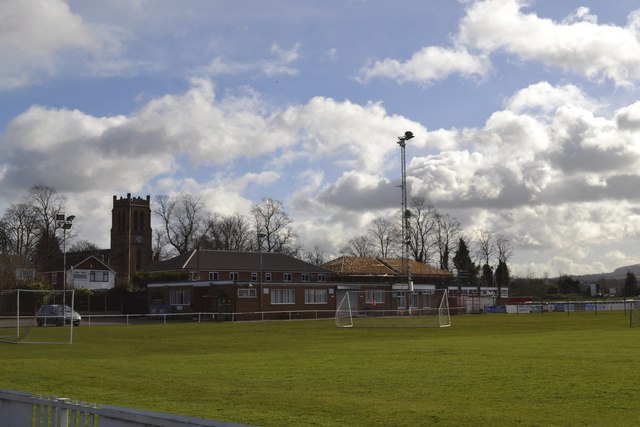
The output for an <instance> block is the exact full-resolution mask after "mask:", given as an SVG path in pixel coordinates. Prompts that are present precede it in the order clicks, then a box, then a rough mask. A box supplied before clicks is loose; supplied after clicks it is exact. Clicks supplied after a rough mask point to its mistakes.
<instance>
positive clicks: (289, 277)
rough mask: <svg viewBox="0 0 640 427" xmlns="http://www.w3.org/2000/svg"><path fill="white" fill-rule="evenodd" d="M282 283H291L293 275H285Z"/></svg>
mask: <svg viewBox="0 0 640 427" xmlns="http://www.w3.org/2000/svg"><path fill="white" fill-rule="evenodd" d="M282 281H283V282H290V281H291V273H283V274H282Z"/></svg>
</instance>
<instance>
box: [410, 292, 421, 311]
mask: <svg viewBox="0 0 640 427" xmlns="http://www.w3.org/2000/svg"><path fill="white" fill-rule="evenodd" d="M418 306H419V304H418V293H417V292H412V293H411V307H418Z"/></svg>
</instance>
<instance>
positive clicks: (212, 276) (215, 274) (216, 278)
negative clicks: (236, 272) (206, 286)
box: [209, 271, 220, 280]
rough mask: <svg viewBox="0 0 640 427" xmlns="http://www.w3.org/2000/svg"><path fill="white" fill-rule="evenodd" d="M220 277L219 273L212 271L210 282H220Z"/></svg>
mask: <svg viewBox="0 0 640 427" xmlns="http://www.w3.org/2000/svg"><path fill="white" fill-rule="evenodd" d="M219 277H220V275H219V274H218V272H217V271H210V272H209V280H219Z"/></svg>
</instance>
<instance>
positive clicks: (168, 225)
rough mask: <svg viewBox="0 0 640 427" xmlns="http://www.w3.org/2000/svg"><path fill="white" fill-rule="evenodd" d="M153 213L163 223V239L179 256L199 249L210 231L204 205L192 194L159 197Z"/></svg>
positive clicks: (156, 199)
mask: <svg viewBox="0 0 640 427" xmlns="http://www.w3.org/2000/svg"><path fill="white" fill-rule="evenodd" d="M153 213H155V214H156V215H157V216H158V217H159V218H160V219H161V221H162V227H163V238H164V239H166V242H167V243H168V244H169V245H171V247H173V249H174V250H175V251H176V252H177V253H178V254H184V253H187V252H189V251H191V250H193V249H195V248H197V247H199V245H200V242H201V241H202V239H203V238H204V236H205V235H206V233H207V231H208V218H207V217H206V215H205V212H204V204H203V203H202V201H201V200H200V198H198V197H195V196H192V195H190V194H181V195H179V196H176V197H170V196H157V197H156V198H155V204H154V207H153Z"/></svg>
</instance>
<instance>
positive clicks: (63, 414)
mask: <svg viewBox="0 0 640 427" xmlns="http://www.w3.org/2000/svg"><path fill="white" fill-rule="evenodd" d="M54 399H55V401H54V403H55V406H54V420H53V423H54V424H53V425H54V427H67V426H68V425H69V408H67V407H66V406H65V405H64V404H65V403H67V402H68V401H69V399H67V398H64V397H61V398H59V399H56V398H54Z"/></svg>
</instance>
